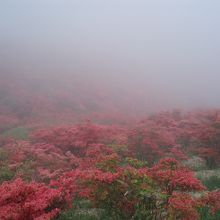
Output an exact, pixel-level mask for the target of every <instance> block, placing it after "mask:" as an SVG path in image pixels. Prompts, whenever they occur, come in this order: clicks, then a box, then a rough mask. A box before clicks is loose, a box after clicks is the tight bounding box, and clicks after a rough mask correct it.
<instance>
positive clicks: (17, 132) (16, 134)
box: [2, 127, 29, 140]
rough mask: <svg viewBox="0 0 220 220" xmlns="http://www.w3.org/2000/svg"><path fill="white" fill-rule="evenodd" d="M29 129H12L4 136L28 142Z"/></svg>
mask: <svg viewBox="0 0 220 220" xmlns="http://www.w3.org/2000/svg"><path fill="white" fill-rule="evenodd" d="M28 133H29V131H28V129H27V128H25V127H17V128H12V129H9V130H7V131H5V132H4V133H3V134H2V136H3V137H13V138H14V139H17V140H26V139H27V137H28Z"/></svg>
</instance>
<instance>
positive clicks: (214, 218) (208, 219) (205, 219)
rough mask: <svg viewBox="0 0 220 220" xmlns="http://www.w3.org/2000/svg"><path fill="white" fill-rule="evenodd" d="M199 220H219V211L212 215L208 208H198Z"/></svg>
mask: <svg viewBox="0 0 220 220" xmlns="http://www.w3.org/2000/svg"><path fill="white" fill-rule="evenodd" d="M198 211H199V214H200V218H199V219H200V220H219V219H220V211H218V212H217V213H216V214H214V215H212V214H211V213H210V210H209V208H208V207H203V208H200V209H199V210H198Z"/></svg>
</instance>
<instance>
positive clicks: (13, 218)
mask: <svg viewBox="0 0 220 220" xmlns="http://www.w3.org/2000/svg"><path fill="white" fill-rule="evenodd" d="M0 195H1V197H0V219H2V220H24V219H25V220H32V219H36V220H44V219H52V218H53V217H55V216H57V215H58V213H59V212H60V208H62V207H64V206H65V200H64V199H63V196H62V193H61V191H60V190H59V189H51V188H48V187H47V186H46V185H44V184H39V183H34V182H31V183H25V182H23V181H22V180H21V179H16V180H15V181H13V182H5V183H3V184H2V185H1V186H0Z"/></svg>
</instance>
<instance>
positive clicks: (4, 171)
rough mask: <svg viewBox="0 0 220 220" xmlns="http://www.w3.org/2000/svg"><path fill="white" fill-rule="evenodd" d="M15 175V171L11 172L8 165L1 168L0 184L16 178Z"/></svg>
mask: <svg viewBox="0 0 220 220" xmlns="http://www.w3.org/2000/svg"><path fill="white" fill-rule="evenodd" d="M14 175H15V173H14V172H13V171H11V170H10V169H9V168H8V166H7V165H6V164H5V165H1V167H0V183H2V182H4V181H8V180H11V179H12V178H13V177H14Z"/></svg>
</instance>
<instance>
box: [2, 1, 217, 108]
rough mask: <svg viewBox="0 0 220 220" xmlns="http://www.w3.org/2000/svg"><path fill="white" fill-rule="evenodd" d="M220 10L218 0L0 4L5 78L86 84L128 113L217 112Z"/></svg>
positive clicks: (48, 83)
mask: <svg viewBox="0 0 220 220" xmlns="http://www.w3.org/2000/svg"><path fill="white" fill-rule="evenodd" d="M219 12H220V2H219V1H218V0H213V1H205V0H179V1H176V0H166V1H164V0H142V1H141V0H111V1H108V0H105V1H104V0H100V1H99V0H93V1H92V0H81V1H80V0H72V1H56V0H38V1H34V0H33V1H28V0H27V1H25V0H20V1H16V0H14V1H13V0H11V1H10V0H7V1H0V31H1V32H0V74H1V75H0V76H1V79H3V78H4V77H6V76H12V78H17V79H19V80H22V81H23V83H24V84H28V83H29V82H30V81H36V82H38V84H37V85H38V86H39V90H40V89H41V88H42V87H41V86H40V85H42V84H43V85H44V87H45V88H48V89H51V87H55V86H57V85H59V86H60V87H63V88H64V89H65V88H69V87H71V86H72V87H75V86H77V88H78V89H79V91H80V88H81V87H80V86H81V85H82V87H87V88H88V91H94V90H96V91H99V93H100V92H104V93H106V94H108V95H106V96H105V102H106V99H111V100H113V101H111V102H112V103H114V100H115V99H117V100H118V102H121V101H120V100H123V102H124V103H126V108H127V111H130V110H129V108H132V109H133V108H137V109H139V110H140V111H141V110H142V112H145V111H146V112H148V111H153V110H164V109H173V108H186V109H191V108H198V107H202V108H207V107H215V108H217V107H220V99H219V94H220V86H219V82H220V28H219V27H220V13H219ZM27 79H28V80H27ZM25 80H26V81H25ZM55 88H56V87H55ZM48 91H49V90H48ZM68 91H69V92H70V91H71V90H68ZM88 91H87V93H88ZM84 92H86V90H85V89H82V90H81V94H82V93H84ZM91 94H92V95H94V96H95V94H96V93H95V92H93V93H91ZM119 97H120V98H119ZM94 99H95V97H94ZM90 101H91V102H92V100H90ZM134 105H135V107H134Z"/></svg>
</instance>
